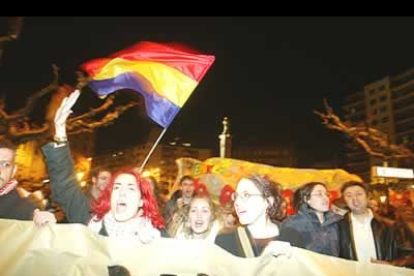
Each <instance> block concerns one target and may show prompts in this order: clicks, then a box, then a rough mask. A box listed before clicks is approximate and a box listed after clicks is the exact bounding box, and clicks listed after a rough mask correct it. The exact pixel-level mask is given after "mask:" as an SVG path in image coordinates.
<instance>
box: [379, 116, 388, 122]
mask: <svg viewBox="0 0 414 276" xmlns="http://www.w3.org/2000/svg"><path fill="white" fill-rule="evenodd" d="M388 121H389V119H388V117H383V118H381V123H386V122H388Z"/></svg>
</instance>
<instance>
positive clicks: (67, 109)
mask: <svg viewBox="0 0 414 276" xmlns="http://www.w3.org/2000/svg"><path fill="white" fill-rule="evenodd" d="M79 95H80V91H79V90H75V91H74V92H72V93H71V94H70V95H69V96H68V97H66V98H64V99H63V101H62V103H61V104H60V107H59V108H58V110H57V111H56V114H55V120H54V122H55V136H56V137H59V138H66V120H67V118H68V117H69V115H70V114H71V113H72V110H71V109H72V107H73V106H74V105H75V103H76V101H77V99H78V98H79Z"/></svg>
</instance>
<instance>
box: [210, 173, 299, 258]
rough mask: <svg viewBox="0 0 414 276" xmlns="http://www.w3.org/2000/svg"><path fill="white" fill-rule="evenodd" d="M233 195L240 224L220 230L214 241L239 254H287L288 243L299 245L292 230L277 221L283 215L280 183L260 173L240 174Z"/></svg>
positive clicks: (297, 234)
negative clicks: (245, 175)
mask: <svg viewBox="0 0 414 276" xmlns="http://www.w3.org/2000/svg"><path fill="white" fill-rule="evenodd" d="M233 199H234V207H235V210H236V214H237V216H238V218H239V222H240V224H241V226H240V227H237V229H232V230H230V231H228V232H223V233H220V234H219V235H218V236H217V237H216V240H215V243H216V244H217V245H219V246H220V247H222V248H224V249H226V250H227V251H229V252H230V253H232V254H233V255H236V256H239V257H255V256H259V255H261V254H266V253H270V254H273V255H275V256H278V255H290V251H291V246H290V245H293V246H297V247H303V242H302V238H301V235H300V234H299V233H298V232H297V231H296V230H294V229H288V228H282V227H281V225H280V219H281V218H282V217H283V215H284V214H283V210H282V208H281V207H282V204H283V199H282V194H281V187H280V184H278V183H275V182H273V181H271V180H270V179H268V178H267V177H264V176H260V175H251V176H248V177H244V178H242V179H241V180H240V181H239V182H238V184H237V187H236V191H235V192H234V194H233Z"/></svg>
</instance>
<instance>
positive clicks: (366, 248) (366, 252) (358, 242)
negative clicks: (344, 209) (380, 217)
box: [351, 209, 377, 262]
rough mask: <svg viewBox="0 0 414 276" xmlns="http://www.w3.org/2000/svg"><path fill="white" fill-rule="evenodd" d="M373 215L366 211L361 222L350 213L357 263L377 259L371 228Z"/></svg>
mask: <svg viewBox="0 0 414 276" xmlns="http://www.w3.org/2000/svg"><path fill="white" fill-rule="evenodd" d="M373 217H374V215H373V214H372V212H371V210H370V209H368V215H367V216H366V217H364V220H363V221H362V222H361V221H360V220H358V219H357V218H356V217H355V216H354V214H352V213H351V221H352V231H353V234H354V244H355V250H356V255H357V259H358V261H359V262H371V258H373V259H375V260H376V259H377V253H376V250H375V241H374V235H373V233H372V228H371V220H372V219H373Z"/></svg>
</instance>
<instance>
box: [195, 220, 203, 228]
mask: <svg viewBox="0 0 414 276" xmlns="http://www.w3.org/2000/svg"><path fill="white" fill-rule="evenodd" d="M194 224H195V226H196V227H197V228H200V227H202V226H203V225H204V221H202V220H196V221H195V223H194Z"/></svg>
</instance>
